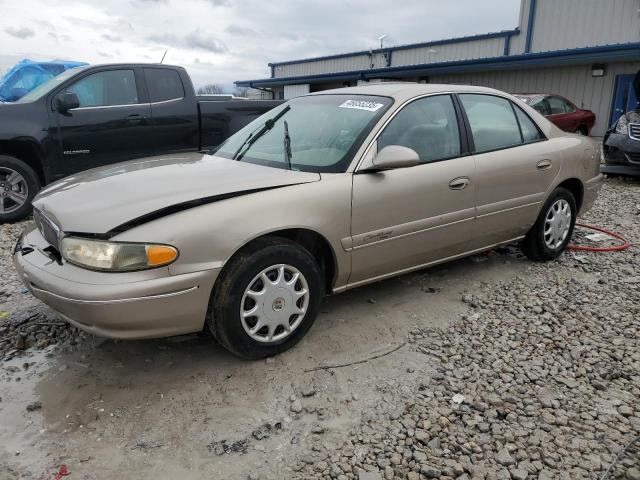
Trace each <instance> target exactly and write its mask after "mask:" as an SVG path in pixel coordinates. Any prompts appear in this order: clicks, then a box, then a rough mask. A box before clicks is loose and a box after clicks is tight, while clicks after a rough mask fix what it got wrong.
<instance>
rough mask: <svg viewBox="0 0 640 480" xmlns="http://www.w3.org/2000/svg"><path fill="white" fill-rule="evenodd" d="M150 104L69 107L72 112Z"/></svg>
mask: <svg viewBox="0 0 640 480" xmlns="http://www.w3.org/2000/svg"><path fill="white" fill-rule="evenodd" d="M147 105H150V104H149V103H125V104H122V105H95V106H90V107H78V108H71V109H69V111H70V112H75V111H76V110H98V109H102V108H124V107H144V106H147Z"/></svg>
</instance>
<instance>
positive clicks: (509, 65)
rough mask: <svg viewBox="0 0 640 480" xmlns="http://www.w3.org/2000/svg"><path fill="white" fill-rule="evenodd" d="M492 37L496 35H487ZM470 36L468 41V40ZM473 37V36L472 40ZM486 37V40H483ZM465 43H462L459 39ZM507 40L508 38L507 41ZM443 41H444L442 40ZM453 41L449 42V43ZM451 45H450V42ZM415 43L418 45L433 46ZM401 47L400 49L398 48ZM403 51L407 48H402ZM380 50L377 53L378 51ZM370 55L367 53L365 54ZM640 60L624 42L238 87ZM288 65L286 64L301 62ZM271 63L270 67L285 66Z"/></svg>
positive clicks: (636, 46) (637, 49)
mask: <svg viewBox="0 0 640 480" xmlns="http://www.w3.org/2000/svg"><path fill="white" fill-rule="evenodd" d="M507 32H511V34H514V33H515V32H516V31H515V30H511V31H506V32H499V33H501V34H502V35H506V34H507ZM488 35H493V34H488ZM469 38H470V37H467V38H466V40H465V41H468V40H469ZM471 38H473V37H471ZM484 38H486V37H484ZM460 41H462V40H460ZM505 41H506V39H505ZM443 42H445V41H444V40H443ZM449 42H450V41H449ZM447 43H448V42H447ZM430 44H433V43H428V44H415V45H416V46H424V45H430ZM395 48H400V47H395ZM402 48H406V46H405V47H402ZM379 51H380V50H378V52H379ZM357 53H358V52H356V53H355V54H354V53H351V54H344V55H340V56H338V57H336V56H330V57H319V58H317V59H306V60H303V61H314V60H318V59H326V58H340V57H341V56H351V55H356V54H357ZM366 53H368V52H366ZM637 60H640V42H635V43H624V44H615V45H603V46H598V47H583V48H572V49H567V50H556V51H551V52H539V53H523V54H519V55H502V56H498V57H487V58H478V59H473V60H453V61H445V62H436V63H424V64H416V65H401V66H387V67H383V68H372V69H363V70H352V71H346V72H335V73H323V74H315V75H304V76H297V77H281V78H266V79H257V80H240V81H236V82H235V84H236V85H238V86H242V87H258V88H265V87H274V86H281V85H295V84H303V83H318V82H330V81H347V80H371V79H376V78H378V79H379V78H390V77H391V78H401V77H411V76H427V75H436V74H446V73H463V72H473V71H479V70H482V71H489V70H515V69H524V68H535V67H552V66H562V65H576V64H584V63H595V62H600V63H610V62H615V61H637ZM299 62H300V61H297V62H286V63H299ZM283 64H284V63H280V64H270V65H283Z"/></svg>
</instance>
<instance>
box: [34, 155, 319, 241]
mask: <svg viewBox="0 0 640 480" xmlns="http://www.w3.org/2000/svg"><path fill="white" fill-rule="evenodd" d="M318 180H320V174H318V173H309V172H299V171H289V170H284V169H279V168H271V167H265V166H261V165H255V164H251V163H246V162H237V161H234V160H229V159H226V158H221V157H216V156H211V155H204V154H201V153H185V154H175V155H163V156H159V157H151V158H145V159H141V160H134V161H130V162H124V163H119V164H114V165H110V166H108V167H101V168H95V169H92V170H88V171H86V172H82V173H79V174H76V175H72V176H70V177H67V178H64V179H62V180H60V181H58V182H56V183H53V184H51V185H49V186H48V187H46V188H45V189H43V190H42V191H41V192H40V193H39V194H38V195H37V196H36V198H35V200H34V201H33V205H34V207H35V208H37V209H38V210H39V211H40V212H42V213H44V214H45V215H46V216H47V217H48V218H49V219H50V220H52V221H53V222H55V223H56V224H57V226H58V227H59V228H60V230H62V231H64V232H75V233H91V234H109V233H116V232H119V231H123V230H125V229H126V228H127V227H129V226H133V225H135V224H140V223H144V222H145V221H150V220H153V219H154V218H158V217H161V216H164V215H169V214H171V213H175V212H177V211H180V210H184V209H187V208H192V207H195V206H198V205H202V204H204V203H211V202H215V201H219V200H223V199H225V198H229V197H233V196H237V195H244V194H249V193H255V192H256V191H260V190H266V189H270V188H278V187H284V186H287V185H296V184H301V183H309V182H315V181H318Z"/></svg>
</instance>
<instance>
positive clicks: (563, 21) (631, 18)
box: [525, 0, 640, 52]
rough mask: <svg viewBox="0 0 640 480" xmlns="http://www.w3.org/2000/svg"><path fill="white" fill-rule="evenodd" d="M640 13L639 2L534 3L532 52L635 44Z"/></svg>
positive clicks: (575, 0) (564, 0)
mask: <svg viewBox="0 0 640 480" xmlns="http://www.w3.org/2000/svg"><path fill="white" fill-rule="evenodd" d="M526 3H527V8H528V2H526ZM639 9H640V0H537V3H536V11H535V17H534V18H535V22H534V28H533V41H532V44H531V51H532V52H547V51H551V50H563V49H567V48H577V47H592V46H596V45H612V44H616V43H627V42H638V41H640V12H639ZM525 18H526V15H525Z"/></svg>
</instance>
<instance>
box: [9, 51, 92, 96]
mask: <svg viewBox="0 0 640 480" xmlns="http://www.w3.org/2000/svg"><path fill="white" fill-rule="evenodd" d="M81 65H87V64H86V63H84V62H71V61H66V60H52V61H51V62H34V61H32V60H28V59H24V60H21V61H20V62H18V63H17V64H16V65H14V66H13V67H11V68H10V69H9V70H8V71H7V72H6V73H5V74H4V75H2V77H0V101H3V102H15V101H16V100H19V99H20V98H22V97H23V96H24V95H26V94H27V93H29V92H30V91H31V90H33V89H34V88H36V87H37V86H38V85H40V84H42V83H44V82H46V81H47V80H49V79H50V78H53V77H55V76H56V75H60V74H61V73H62V72H64V71H65V70H68V69H70V68H74V67H79V66H81Z"/></svg>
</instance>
